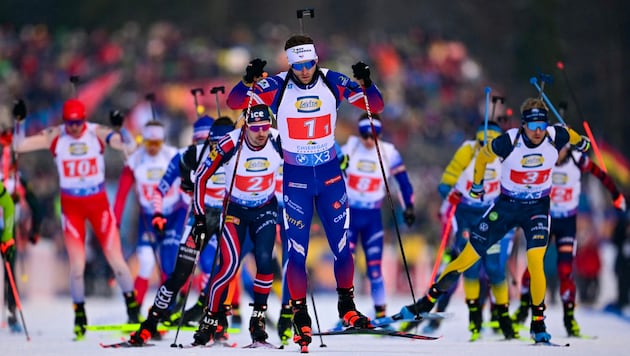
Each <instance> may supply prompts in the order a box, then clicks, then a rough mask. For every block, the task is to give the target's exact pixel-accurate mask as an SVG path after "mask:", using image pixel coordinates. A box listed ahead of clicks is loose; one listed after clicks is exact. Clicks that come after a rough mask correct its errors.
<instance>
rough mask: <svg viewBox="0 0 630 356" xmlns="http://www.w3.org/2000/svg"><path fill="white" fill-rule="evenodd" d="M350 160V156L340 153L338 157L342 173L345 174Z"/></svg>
mask: <svg viewBox="0 0 630 356" xmlns="http://www.w3.org/2000/svg"><path fill="white" fill-rule="evenodd" d="M349 162H350V157H349V156H348V155H342V156H341V157H340V158H339V168H341V171H342V172H343V175H344V176H345V175H346V169H348V163H349Z"/></svg>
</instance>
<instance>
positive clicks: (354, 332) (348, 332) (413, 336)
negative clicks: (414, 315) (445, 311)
mask: <svg viewBox="0 0 630 356" xmlns="http://www.w3.org/2000/svg"><path fill="white" fill-rule="evenodd" d="M313 335H314V336H319V335H321V336H334V335H383V336H395V337H403V338H408V339H415V340H437V339H439V338H441V336H428V335H420V334H412V333H406V332H402V331H396V330H386V329H359V328H348V329H344V330H339V331H324V332H319V333H314V334H313Z"/></svg>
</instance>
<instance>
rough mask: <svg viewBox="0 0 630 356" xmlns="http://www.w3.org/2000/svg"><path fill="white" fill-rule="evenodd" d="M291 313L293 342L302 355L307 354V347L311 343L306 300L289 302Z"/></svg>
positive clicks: (309, 320) (309, 318) (311, 332)
mask: <svg viewBox="0 0 630 356" xmlns="http://www.w3.org/2000/svg"><path fill="white" fill-rule="evenodd" d="M290 303H291V310H292V311H293V342H294V343H296V344H298V345H299V346H300V351H301V352H302V353H305V352H308V345H309V344H310V343H311V341H313V338H312V334H313V331H312V329H311V317H310V315H308V309H307V307H306V299H298V300H291V302H290Z"/></svg>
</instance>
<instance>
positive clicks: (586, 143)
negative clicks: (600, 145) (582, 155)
mask: <svg viewBox="0 0 630 356" xmlns="http://www.w3.org/2000/svg"><path fill="white" fill-rule="evenodd" d="M575 148H576V149H577V150H578V151H580V152H587V151H588V150H589V149H590V148H591V140H589V139H588V137H586V136H582V141H580V142H578V144H577V145H575Z"/></svg>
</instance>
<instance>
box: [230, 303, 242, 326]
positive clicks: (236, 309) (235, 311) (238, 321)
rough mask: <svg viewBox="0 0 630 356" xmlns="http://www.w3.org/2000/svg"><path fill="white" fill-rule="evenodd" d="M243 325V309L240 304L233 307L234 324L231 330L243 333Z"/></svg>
mask: <svg viewBox="0 0 630 356" xmlns="http://www.w3.org/2000/svg"><path fill="white" fill-rule="evenodd" d="M242 324H243V319H242V318H241V309H240V308H239V306H238V304H233V305H232V324H231V326H230V327H231V328H233V329H236V330H238V331H239V332H240V331H241V325H242Z"/></svg>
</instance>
